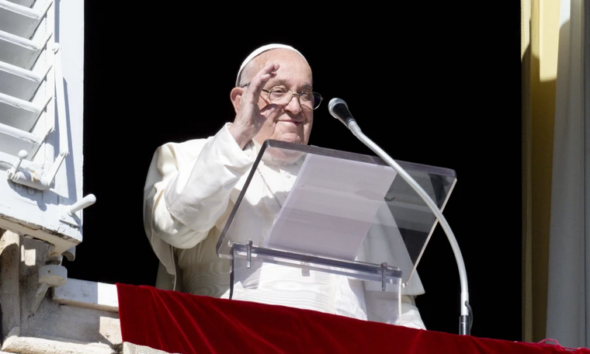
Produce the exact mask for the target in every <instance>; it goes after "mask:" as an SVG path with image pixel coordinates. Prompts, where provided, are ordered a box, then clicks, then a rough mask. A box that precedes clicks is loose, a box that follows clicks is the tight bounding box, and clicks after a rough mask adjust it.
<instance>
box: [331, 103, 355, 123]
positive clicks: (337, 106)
mask: <svg viewBox="0 0 590 354" xmlns="http://www.w3.org/2000/svg"><path fill="white" fill-rule="evenodd" d="M328 110H330V114H331V115H332V117H334V118H336V119H338V120H339V121H341V122H342V124H344V125H346V126H347V127H349V128H350V123H351V122H355V123H356V121H355V120H354V118H353V117H352V114H350V110H348V105H347V104H346V102H344V100H343V99H341V98H336V97H334V98H332V99H331V100H330V103H329V104H328Z"/></svg>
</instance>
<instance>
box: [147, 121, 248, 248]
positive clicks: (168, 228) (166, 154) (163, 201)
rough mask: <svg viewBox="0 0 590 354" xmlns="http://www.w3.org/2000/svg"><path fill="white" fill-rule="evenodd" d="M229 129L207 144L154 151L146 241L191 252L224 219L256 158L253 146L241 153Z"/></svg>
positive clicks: (193, 142)
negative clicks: (235, 192)
mask: <svg viewBox="0 0 590 354" xmlns="http://www.w3.org/2000/svg"><path fill="white" fill-rule="evenodd" d="M229 125H230V124H229V123H228V124H226V125H225V126H224V127H223V128H222V129H221V130H220V131H219V132H218V133H217V134H216V135H215V136H213V137H210V138H208V139H199V140H191V141H188V142H185V143H181V144H174V143H169V144H165V145H163V146H161V147H160V148H158V149H157V150H156V152H155V154H154V157H153V159H152V163H151V165H150V169H149V172H148V178H147V180H146V185H145V188H144V227H145V229H146V233H148V237H149V238H150V240H152V239H154V238H158V239H161V240H163V241H165V242H166V243H168V244H170V245H172V246H174V247H177V248H191V247H194V246H195V245H197V244H198V243H199V242H200V241H202V240H203V239H204V238H205V237H207V234H208V233H209V230H210V229H211V228H212V227H213V226H214V225H215V223H216V221H217V219H219V217H221V216H222V215H223V213H224V212H225V210H226V208H227V206H228V202H229V198H230V193H231V191H232V189H233V188H234V186H235V185H236V183H237V182H238V180H239V179H240V178H241V177H242V176H243V175H244V174H245V173H247V172H248V171H249V169H250V167H251V166H252V164H253V162H254V159H255V158H256V156H255V154H254V152H253V150H252V147H251V144H249V145H248V146H247V147H246V149H245V150H242V149H240V147H239V146H238V144H237V143H236V142H235V140H234V138H233V137H232V136H231V134H230V133H229V130H228V127H229ZM152 244H153V242H152Z"/></svg>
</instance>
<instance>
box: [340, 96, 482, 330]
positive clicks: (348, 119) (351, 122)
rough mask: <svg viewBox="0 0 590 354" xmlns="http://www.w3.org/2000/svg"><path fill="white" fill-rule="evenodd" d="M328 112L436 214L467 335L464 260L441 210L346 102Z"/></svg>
mask: <svg viewBox="0 0 590 354" xmlns="http://www.w3.org/2000/svg"><path fill="white" fill-rule="evenodd" d="M329 110H330V114H332V116H334V118H336V119H338V120H340V121H341V122H343V123H344V125H346V126H347V127H348V129H349V130H350V131H351V132H352V134H353V135H354V136H356V137H357V138H358V139H359V140H360V141H361V142H362V143H363V144H365V145H366V146H367V147H368V148H369V149H371V150H372V151H373V152H375V153H376V154H377V156H379V157H381V158H382V159H383V161H385V162H386V163H387V164H388V165H389V166H391V167H392V168H393V169H394V170H395V171H396V172H397V173H398V174H399V175H400V176H402V178H403V179H404V180H405V181H406V182H408V184H409V185H410V186H411V187H412V188H413V189H414V190H415V191H416V193H418V195H419V196H420V197H421V198H422V199H423V200H424V202H425V203H426V204H427V205H428V207H429V208H430V210H432V212H433V213H434V215H436V218H437V219H438V221H439V222H440V225H441V226H442V228H443V230H444V231H445V234H446V235H447V238H448V239H449V243H450V244H451V248H452V249H453V254H454V255H455V260H456V262H457V267H458V269H459V279H460V282H461V316H460V318H459V334H461V335H469V334H470V333H471V325H472V314H471V307H470V306H469V290H468V284H467V271H466V270H465V262H464V261H463V255H462V254H461V250H460V249H459V244H458V243H457V239H456V238H455V235H454V234H453V230H451V227H450V226H449V224H448V222H447V220H446V219H445V217H444V216H443V214H442V212H441V211H440V209H439V208H438V206H437V205H436V204H435V203H434V201H433V200H432V199H431V198H430V196H429V195H428V193H426V191H425V190H424V189H423V188H422V187H421V186H420V185H419V184H418V183H417V182H416V181H415V180H414V179H413V178H412V177H411V176H410V175H409V174H408V173H407V172H406V171H405V170H404V169H403V168H402V167H401V166H400V165H398V163H397V162H395V160H394V159H392V158H391V157H390V156H389V155H388V154H387V153H386V152H385V151H383V149H381V148H380V147H379V146H378V145H377V144H375V143H374V142H373V141H372V140H371V139H369V138H368V137H367V136H366V135H365V134H363V132H362V131H361V128H360V127H359V125H358V124H357V122H356V120H355V119H354V118H352V115H351V114H350V112H349V111H348V106H347V105H346V103H345V102H344V101H343V100H342V99H339V98H333V99H332V100H331V101H330V104H329Z"/></svg>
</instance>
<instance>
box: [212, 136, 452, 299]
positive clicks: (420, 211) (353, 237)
mask: <svg viewBox="0 0 590 354" xmlns="http://www.w3.org/2000/svg"><path fill="white" fill-rule="evenodd" d="M397 163H398V164H399V165H400V166H401V167H402V168H403V169H404V170H406V172H407V173H408V174H409V175H410V176H411V177H412V178H413V179H414V180H415V181H416V182H417V183H418V184H419V185H420V186H421V187H422V188H423V189H424V190H425V191H426V192H427V193H428V194H429V195H430V197H431V199H432V200H433V201H434V202H435V203H436V204H437V206H438V207H439V208H440V209H441V210H442V209H443V208H444V206H445V204H446V202H447V200H448V199H449V196H450V194H451V192H452V190H453V187H454V186H455V183H456V175H455V172H454V171H453V170H451V169H447V168H441V167H434V166H427V165H421V164H416V163H409V162H403V161H397ZM276 176H281V177H280V178H277V177H276ZM436 224H437V219H436V217H435V215H434V214H433V213H432V211H431V209H430V208H429V207H428V206H427V205H426V203H425V202H424V201H423V199H422V198H421V197H420V196H419V195H418V194H417V193H416V192H415V191H414V190H413V189H412V187H411V186H410V185H409V184H408V183H407V182H406V181H405V180H404V179H403V178H401V177H400V176H397V173H396V171H395V170H394V169H393V168H392V167H391V166H389V165H387V164H386V163H385V162H384V161H383V160H382V159H381V158H379V157H377V156H370V155H362V154H356V153H350V152H344V151H338V150H331V149H325V148H320V147H316V146H308V145H300V144H293V143H287V142H282V141H276V140H267V141H266V142H265V143H264V144H263V145H262V146H261V149H260V152H259V154H258V156H257V159H256V161H255V163H254V165H253V167H252V169H251V171H250V173H249V175H248V178H247V180H246V182H245V183H244V185H243V186H242V187H241V192H240V194H239V195H238V197H237V199H236V202H235V204H234V206H233V209H232V210H231V213H230V215H229V216H228V220H227V223H226V224H225V228H224V229H223V231H222V233H221V235H220V237H219V241H218V243H217V254H218V256H219V257H222V258H229V259H232V271H231V275H232V276H231V277H232V279H231V284H230V287H231V288H230V298H231V296H232V295H231V294H232V293H233V291H234V286H235V283H236V282H237V281H238V278H239V277H236V276H235V275H236V274H237V273H238V272H240V271H244V270H247V269H251V268H256V267H260V266H261V265H264V264H273V265H274V266H277V265H278V266H281V267H290V268H291V269H292V268H300V269H301V271H300V274H301V276H303V277H304V276H306V274H307V275H308V274H309V272H323V273H329V274H335V275H338V276H343V277H347V278H349V279H355V280H358V281H362V283H363V286H364V288H365V289H368V290H371V291H389V292H393V293H397V296H393V297H391V299H394V300H393V301H397V304H394V305H393V307H392V308H396V309H399V295H400V294H404V293H408V294H412V291H413V292H414V293H416V292H420V291H423V290H421V287H422V285H421V283H420V280H419V277H418V275H417V273H416V267H417V265H418V263H419V261H420V258H421V256H422V253H423V251H424V249H425V247H426V245H427V243H428V240H429V238H430V236H431V235H432V233H433V231H434V229H435V226H436ZM412 289H413V290H412ZM286 291H289V290H288V288H287V289H286Z"/></svg>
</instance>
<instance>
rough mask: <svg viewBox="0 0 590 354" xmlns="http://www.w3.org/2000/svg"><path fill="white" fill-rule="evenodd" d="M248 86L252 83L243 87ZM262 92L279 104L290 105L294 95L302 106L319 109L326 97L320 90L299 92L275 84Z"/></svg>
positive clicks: (271, 100)
mask: <svg viewBox="0 0 590 354" xmlns="http://www.w3.org/2000/svg"><path fill="white" fill-rule="evenodd" d="M248 86H250V83H247V84H244V85H242V87H248ZM262 92H264V94H263V95H262V96H263V97H264V98H266V100H267V101H269V102H270V103H273V104H277V105H288V104H289V102H291V100H292V99H293V96H297V98H298V99H299V104H300V105H301V106H305V107H309V108H311V109H317V108H318V107H319V106H320V103H322V100H323V99H324V98H323V97H322V95H320V94H319V93H318V92H312V91H302V92H299V93H297V92H293V91H291V90H287V89H286V88H285V87H283V86H275V87H272V88H271V89H269V90H265V89H262Z"/></svg>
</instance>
